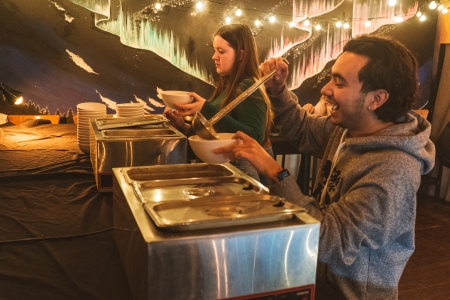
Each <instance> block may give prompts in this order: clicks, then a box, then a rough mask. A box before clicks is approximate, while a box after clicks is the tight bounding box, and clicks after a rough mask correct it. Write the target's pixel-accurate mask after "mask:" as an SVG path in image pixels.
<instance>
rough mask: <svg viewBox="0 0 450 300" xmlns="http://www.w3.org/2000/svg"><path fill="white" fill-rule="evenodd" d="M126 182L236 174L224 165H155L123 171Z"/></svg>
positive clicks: (124, 169)
mask: <svg viewBox="0 0 450 300" xmlns="http://www.w3.org/2000/svg"><path fill="white" fill-rule="evenodd" d="M121 172H122V174H123V176H124V177H125V180H126V181H127V182H128V183H129V184H131V183H133V182H134V181H154V180H175V179H183V178H188V179H190V178H205V177H213V178H214V177H225V176H232V175H235V174H236V171H234V170H232V169H231V167H230V166H226V165H224V164H218V165H215V164H204V163H199V164H173V165H154V166H144V167H136V168H123V169H122V170H121Z"/></svg>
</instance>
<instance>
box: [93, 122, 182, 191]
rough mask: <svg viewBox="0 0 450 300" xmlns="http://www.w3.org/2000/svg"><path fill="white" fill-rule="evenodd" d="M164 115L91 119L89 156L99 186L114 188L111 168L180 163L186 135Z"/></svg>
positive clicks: (105, 188)
mask: <svg viewBox="0 0 450 300" xmlns="http://www.w3.org/2000/svg"><path fill="white" fill-rule="evenodd" d="M166 121H167V119H166V118H165V117H164V116H162V115H150V116H144V117H135V118H129V119H126V118H99V119H93V120H91V127H90V137H91V143H90V148H91V149H90V159H91V163H92V167H93V169H94V174H95V180H96V184H97V189H98V191H100V192H109V191H112V168H114V167H132V166H147V165H164V164H181V163H186V160H187V138H186V136H185V135H183V134H182V133H181V132H179V131H178V130H176V129H175V128H174V127H172V126H170V125H169V123H168V122H166Z"/></svg>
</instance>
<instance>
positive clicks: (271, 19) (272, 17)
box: [269, 16, 277, 23]
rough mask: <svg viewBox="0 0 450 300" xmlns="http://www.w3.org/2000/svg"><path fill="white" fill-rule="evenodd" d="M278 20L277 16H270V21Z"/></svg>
mask: <svg viewBox="0 0 450 300" xmlns="http://www.w3.org/2000/svg"><path fill="white" fill-rule="evenodd" d="M276 20H277V19H276V18H275V16H270V18H269V22H270V23H275V21H276Z"/></svg>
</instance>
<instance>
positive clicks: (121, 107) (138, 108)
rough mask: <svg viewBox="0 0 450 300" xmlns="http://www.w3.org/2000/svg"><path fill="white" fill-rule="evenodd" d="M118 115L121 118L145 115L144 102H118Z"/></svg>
mask: <svg viewBox="0 0 450 300" xmlns="http://www.w3.org/2000/svg"><path fill="white" fill-rule="evenodd" d="M116 116H117V117H119V118H132V117H142V116H144V104H143V103H121V104H116Z"/></svg>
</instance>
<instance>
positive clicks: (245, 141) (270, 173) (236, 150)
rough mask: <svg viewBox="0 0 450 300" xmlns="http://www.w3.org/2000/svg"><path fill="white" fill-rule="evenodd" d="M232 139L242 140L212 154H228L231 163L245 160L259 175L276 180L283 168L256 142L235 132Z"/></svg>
mask: <svg viewBox="0 0 450 300" xmlns="http://www.w3.org/2000/svg"><path fill="white" fill-rule="evenodd" d="M233 138H237V139H240V140H242V143H236V144H235V145H232V146H227V147H223V148H218V149H215V150H214V153H216V154H221V153H224V154H228V155H229V157H230V160H231V161H234V160H235V159H236V158H245V159H247V160H248V161H249V162H250V163H251V164H252V165H253V166H254V167H255V169H256V170H257V171H258V172H259V173H261V174H263V175H266V176H267V177H269V178H272V179H276V178H277V175H278V173H279V172H280V171H281V170H283V168H282V167H281V166H280V165H278V163H277V162H276V161H275V160H274V159H273V157H272V156H270V154H269V153H267V151H266V150H265V149H264V148H263V147H262V146H261V145H259V144H258V142H257V141H256V140H254V139H253V138H251V137H249V136H248V135H246V134H245V133H243V132H241V131H238V132H236V134H235V135H234V137H233Z"/></svg>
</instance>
